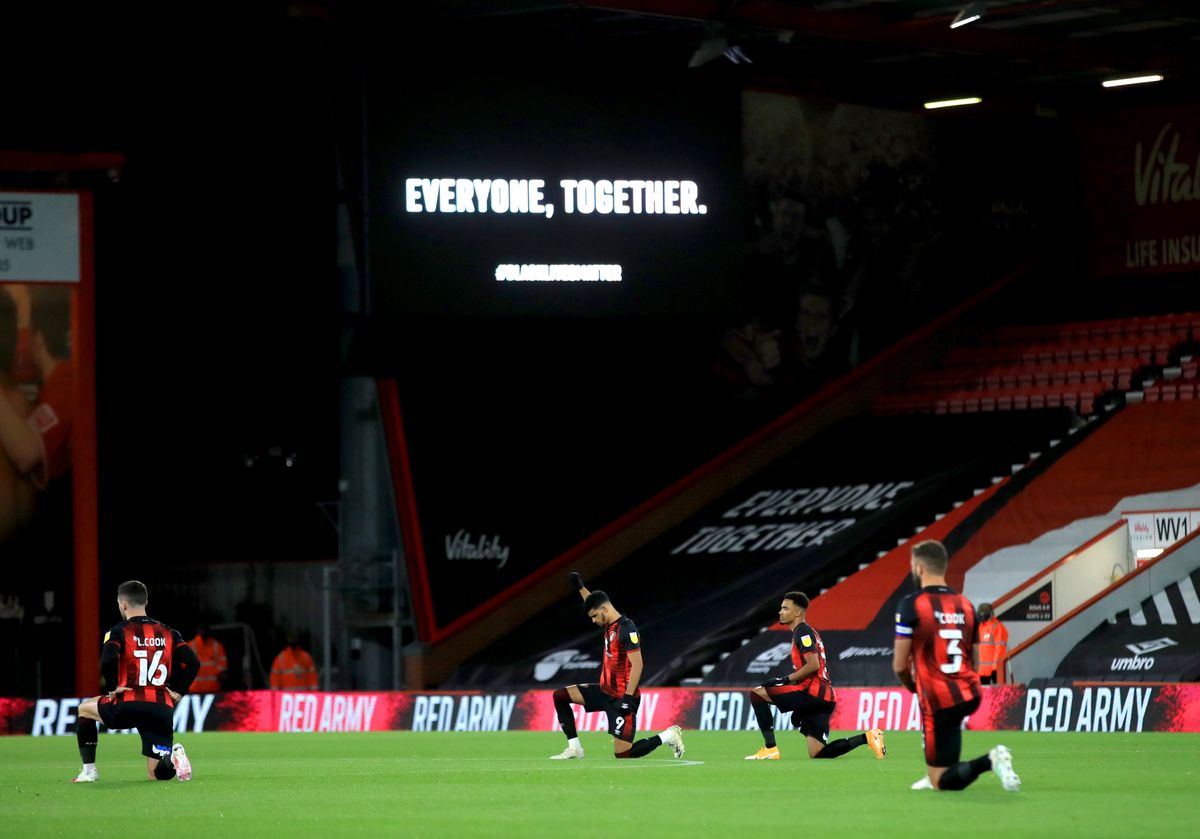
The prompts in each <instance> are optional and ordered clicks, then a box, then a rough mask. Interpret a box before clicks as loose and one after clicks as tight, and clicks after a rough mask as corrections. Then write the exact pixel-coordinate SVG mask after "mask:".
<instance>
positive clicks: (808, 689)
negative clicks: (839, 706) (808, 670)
mask: <svg viewBox="0 0 1200 839" xmlns="http://www.w3.org/2000/svg"><path fill="white" fill-rule="evenodd" d="M814 655H815V656H816V657H817V665H818V666H817V672H815V673H813V674H812V675H811V676H809V677H808V678H806V679H804V681H802V682H796V683H795V684H792V685H783V686H782V687H781V688H779V690H782V691H784V692H787V693H793V692H798V693H807V694H809V695H810V696H815V697H816V698H817V699H820V700H823V701H825V702H836V701H837V694H836V692H835V691H834V689H833V682H832V681H830V679H829V666H828V665H827V664H826V663H825V642H824V641H822V640H821V635H820V633H818V632H817V630H815V629H813V628H812V627H811V626H809V625H808V624H807V623H801V624H800V625H799V626H797V627H796V628H795V629H793V630H792V672H795V671H797V670H799V669H800V668H801V667H803V666H804V664H805V662H806V661H807V660H808V657H809V656H814Z"/></svg>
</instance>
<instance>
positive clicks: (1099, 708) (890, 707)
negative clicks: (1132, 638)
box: [0, 683, 1200, 737]
mask: <svg viewBox="0 0 1200 839" xmlns="http://www.w3.org/2000/svg"><path fill="white" fill-rule="evenodd" d="M837 696H838V703H837V709H836V710H835V711H834V714H833V718H832V720H831V727H832V728H833V729H835V730H838V731H862V730H864V729H868V728H875V727H878V728H882V729H885V730H888V731H919V730H920V729H921V710H920V704H919V703H918V701H917V698H916V695H915V694H911V693H909V692H908V691H906V690H903V689H902V688H879V689H871V688H840V689H838V691H837ZM78 707H79V700H78V699H75V698H71V699H11V698H0V734H12V735H33V736H36V737H47V736H66V735H69V734H73V733H74V731H75V720H76V713H77V709H78ZM575 715H576V719H575V722H576V726H577V727H578V729H579V730H580V731H589V732H603V731H604V730H605V727H606V725H607V722H606V719H605V715H604V714H603V713H590V714H589V713H585V712H584V711H583V710H582V708H579V707H576V708H575ZM669 725H681V726H683V727H684V728H686V729H688V730H693V731H696V730H699V731H754V730H756V729H757V724H756V722H755V718H754V712H753V711H752V710H751V708H750V692H749V689H744V688H730V689H725V690H708V689H703V688H661V689H648V690H645V691H643V692H642V704H641V708H640V709H639V710H638V729H639V730H640V731H657V730H659V729H662V728H665V727H666V726H669ZM776 727H777V728H779V729H783V730H788V729H791V728H792V724H791V715H790V714H782V715H779V716H778V717H777V719H776ZM967 727H968V728H970V729H973V730H980V731H987V730H1005V731H1041V732H1057V731H1093V732H1140V731H1168V732H1200V685H1198V684H1176V685H1152V684H1138V683H1129V684H1111V685H1091V686H1086V687H1048V686H1030V687H1026V686H1024V685H1000V686H996V687H986V688H984V696H983V703H982V704H981V705H980V708H979V710H978V711H977V712H976V713H975V714H973V715H972V716H971V717H970V719H969V720H968V721H967ZM175 730H176V731H177V732H194V731H258V732H288V733H293V732H321V731H358V732H367V731H558V730H559V723H558V718H557V716H556V715H555V712H554V701H553V699H552V697H551V691H549V690H533V691H523V692H516V693H479V692H445V693H433V692H422V693H410V692H381V693H366V692H363V693H320V692H303V691H297V692H279V691H242V692H235V693H225V694H207V695H203V696H199V695H198V696H189V697H186V698H185V700H184V701H183V702H182V703H180V705H179V706H178V707H177V708H176V711H175ZM114 733H128V732H114Z"/></svg>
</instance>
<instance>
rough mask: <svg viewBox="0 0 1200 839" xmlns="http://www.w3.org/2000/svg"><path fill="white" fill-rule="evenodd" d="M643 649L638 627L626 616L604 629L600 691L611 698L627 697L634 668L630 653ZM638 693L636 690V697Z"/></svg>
mask: <svg viewBox="0 0 1200 839" xmlns="http://www.w3.org/2000/svg"><path fill="white" fill-rule="evenodd" d="M641 648H642V641H641V639H640V638H639V637H638V631H637V627H636V626H634V625H633V621H631V620H630V619H629V618H627V617H625V616H624V615H621V617H619V618H617V619H616V620H615V621H613V622H612V623H610V624H609V625H608V626H606V627H604V664H603V665H602V666H601V668H600V690H602V691H604V692H605V693H607V694H608V695H609V696H624V695H625V689H626V688H627V687H628V686H629V670H630V667H631V666H632V665H631V664H630V661H629V653H631V652H633V651H634V650H640V649H641ZM638 692H639V691H636V690H635V691H634V695H635V696H636V695H637V694H638Z"/></svg>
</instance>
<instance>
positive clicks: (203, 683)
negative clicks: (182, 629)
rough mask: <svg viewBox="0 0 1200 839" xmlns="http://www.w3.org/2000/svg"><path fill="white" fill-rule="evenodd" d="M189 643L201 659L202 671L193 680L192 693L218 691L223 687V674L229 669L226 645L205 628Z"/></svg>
mask: <svg viewBox="0 0 1200 839" xmlns="http://www.w3.org/2000/svg"><path fill="white" fill-rule="evenodd" d="M189 643H190V644H191V647H192V649H193V650H195V651H196V655H197V656H198V657H199V659H200V672H198V673H197V674H196V680H195V681H194V682H192V693H216V692H217V691H219V690H220V689H221V675H222V674H223V673H225V672H226V671H227V670H229V661H228V659H227V658H226V657H225V647H224V646H223V645H222V644H221V642H220V641H218V640H217V639H216V638H214V637H212V635H210V634H209V632H208V630H207V629H205V628H201V629H200V631H198V632H197V633H196V637H195V638H193V639H192V640H191V641H190V642H189Z"/></svg>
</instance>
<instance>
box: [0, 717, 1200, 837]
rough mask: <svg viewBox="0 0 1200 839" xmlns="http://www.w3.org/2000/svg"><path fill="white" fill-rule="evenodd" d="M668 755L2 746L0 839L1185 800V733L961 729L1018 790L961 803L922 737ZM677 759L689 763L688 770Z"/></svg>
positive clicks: (1149, 821) (680, 822)
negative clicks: (770, 758) (163, 774)
mask: <svg viewBox="0 0 1200 839" xmlns="http://www.w3.org/2000/svg"><path fill="white" fill-rule="evenodd" d="M685 738H686V743H687V750H688V751H687V755H686V756H685V757H684V759H683V761H675V760H673V759H671V757H670V753H669V752H668V751H667V750H666V749H660V750H659V751H657V752H655V753H654V754H652V755H650V756H649V757H647V758H643V759H642V760H636V761H620V762H617V761H616V760H614V759H613V757H612V753H611V748H610V746H609V741H608V739H607V738H606V737H605V736H604V735H601V734H584V735H583V744H584V747H585V748H586V749H587V750H588V756H587V758H586V759H585V760H582V761H565V762H557V761H554V762H552V761H549V760H547V759H546V757H547V756H548V755H550V754H551V753H553V752H557V751H559V750H560V749H561V748H562V745H563V740H562V737H561V735H556V734H546V733H532V732H528V733H526V732H522V733H506V734H468V733H456V734H414V733H410V732H394V733H380V734H218V733H212V734H191V735H186V736H184V737H182V738H181V739H182V740H183V742H184V743H185V744H186V745H187V749H188V753H189V755H191V758H192V764H193V767H194V771H195V780H193V781H192V782H191V783H186V784H184V783H177V782H174V781H172V782H170V783H151V782H149V781H146V780H144V779H143V778H144V773H145V761H144V759H143V758H142V757H141V755H140V754H139V741H138V739H137V738H136V736H134V737H123V736H119V735H104V736H102V737H101V739H100V752H99V759H98V766H99V768H100V775H101V780H100V781H99V782H98V783H95V784H71V783H70V782H69V780H70V778H71V777H72V776H73V775H74V774H75V773H76V771H78V768H79V761H78V754H77V752H76V749H75V741H74V739H73V738H66V737H47V738H41V737H38V738H35V737H0V835H4V836H21V837H30V836H109V837H111V836H120V835H125V836H136V835H142V834H149V833H151V832H153V833H154V834H156V835H159V836H165V837H169V839H183V838H184V837H193V836H195V837H204V839H232V837H240V836H254V837H264V836H282V837H291V836H322V837H326V836H350V835H355V836H380V835H387V836H414V837H437V839H445V838H446V837H467V836H472V835H475V836H519V837H522V839H529V837H539V836H555V835H557V836H563V837H574V836H589V837H590V836H595V837H601V836H604V837H614V836H631V837H648V836H689V837H693V839H694V837H708V836H713V837H717V836H722V837H723V836H735V837H737V836H750V835H756V836H758V835H784V834H792V835H807V836H814V837H821V839H825V837H837V836H854V837H887V839H899V837H908V836H913V837H921V839H932V837H938V836H944V835H951V836H966V837H971V839H976V837H984V836H1023V837H1029V836H1053V837H1056V839H1062V838H1063V837H1072V836H1080V837H1084V836H1086V837H1089V839H1093V838H1094V837H1105V836H1114V837H1115V836H1119V837H1122V839H1128V837H1130V836H1136V837H1139V839H1141V837H1152V836H1180V835H1184V834H1187V833H1190V832H1191V827H1190V826H1191V825H1193V824H1194V821H1195V819H1194V813H1195V810H1194V801H1195V796H1196V794H1197V790H1200V784H1198V783H1197V782H1198V781H1200V735H1195V734H1026V733H1018V732H1003V733H994V732H966V733H965V735H964V741H965V742H964V752H963V753H964V756H965V757H974V756H976V755H978V754H981V753H982V752H984V751H986V750H987V749H988V748H990V747H991V746H992V745H994V744H995V743H997V742H1003V743H1005V744H1006V745H1008V746H1009V747H1010V748H1011V749H1012V751H1013V765H1014V768H1015V769H1016V770H1017V772H1018V773H1019V774H1020V775H1021V779H1022V781H1023V782H1024V789H1023V790H1022V791H1021V792H1019V793H1016V794H1010V793H1005V792H1004V791H1003V790H1001V789H1000V784H999V782H998V781H997V780H996V778H995V777H994V776H993V775H991V774H988V775H987V776H985V777H983V778H980V779H979V780H978V781H976V783H975V784H974V785H973V786H972V787H971V788H970V789H968V790H966V791H964V792H959V793H933V792H912V791H910V790H909V788H908V787H909V784H910V783H911V782H912V781H914V780H916V779H917V778H919V777H920V776H921V775H922V774H923V771H924V767H923V765H922V758H921V751H920V747H921V743H920V735H918V734H915V733H890V734H888V735H887V738H888V752H889V754H888V758H887V760H884V761H877V760H875V757H874V755H872V754H871V752H870V750H868V749H867V748H865V747H863V748H860V749H857V750H855V751H854V752H851V753H850V754H848V755H846V756H844V757H842V758H839V759H838V760H832V761H814V760H809V759H808V758H807V756H806V755H805V753H804V750H803V748H802V744H801V743H800V742H799V737H798V735H796V734H794V733H791V732H788V733H784V734H783V736H782V737H781V739H780V746H781V748H782V749H783V752H784V759H783V760H782V761H779V762H746V761H743V760H742V756H743V755H745V754H749V753H750V752H752V751H754V749H756V748H757V747H758V745H759V744H760V742H761V741H760V740H759V737H758V734H757V733H756V732H746V733H729V732H695V731H693V732H686V733H685ZM689 761H697V763H691V762H689Z"/></svg>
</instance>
